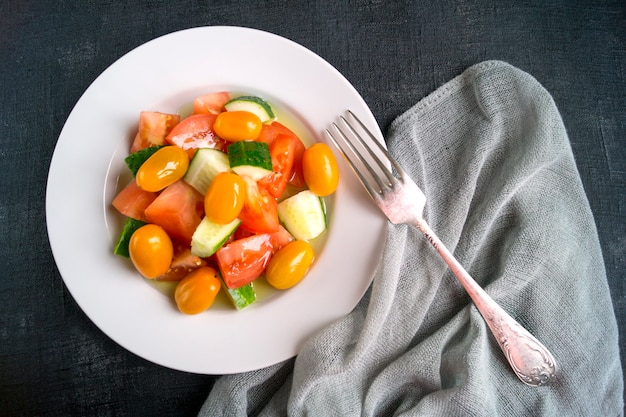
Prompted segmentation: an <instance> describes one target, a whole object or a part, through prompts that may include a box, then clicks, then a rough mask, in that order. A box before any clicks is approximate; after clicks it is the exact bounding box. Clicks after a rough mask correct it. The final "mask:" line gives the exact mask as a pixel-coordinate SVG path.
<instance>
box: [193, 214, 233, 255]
mask: <svg viewBox="0 0 626 417" xmlns="http://www.w3.org/2000/svg"><path fill="white" fill-rule="evenodd" d="M240 224H241V220H239V219H235V220H233V221H232V222H230V223H227V224H217V223H213V222H212V221H210V220H209V219H207V218H206V217H205V218H203V219H202V221H201V222H200V224H199V225H198V227H197V228H196V230H195V232H193V236H192V237H191V254H192V255H196V256H199V257H201V258H208V257H209V256H211V255H213V254H214V253H215V252H217V250H218V249H219V248H221V247H222V245H223V244H224V242H226V241H227V240H228V238H229V237H230V235H232V234H233V232H234V231H235V230H236V229H237V227H239V225H240Z"/></svg>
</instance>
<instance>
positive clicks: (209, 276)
mask: <svg viewBox="0 0 626 417" xmlns="http://www.w3.org/2000/svg"><path fill="white" fill-rule="evenodd" d="M221 286H222V283H221V282H220V279H219V278H218V276H217V271H216V270H215V269H213V268H211V267H210V266H203V267H200V268H198V269H196V270H194V271H193V272H191V273H190V274H189V275H187V276H186V277H185V278H183V279H182V280H181V281H180V282H179V283H178V284H177V285H176V290H175V291H174V300H175V301H176V306H178V309H179V310H180V311H181V312H182V313H185V314H198V313H202V312H203V311H204V310H206V309H207V308H209V307H211V306H212V305H213V302H214V301H215V297H216V296H217V293H218V292H219V291H220V288H221Z"/></svg>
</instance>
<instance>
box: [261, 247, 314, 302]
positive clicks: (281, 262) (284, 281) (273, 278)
mask: <svg viewBox="0 0 626 417" xmlns="http://www.w3.org/2000/svg"><path fill="white" fill-rule="evenodd" d="M314 258H315V254H314V253H313V248H312V247H311V245H310V244H309V243H308V242H307V241H306V240H294V241H293V242H290V243H288V244H287V245H285V246H284V247H282V248H281V249H280V250H279V251H278V252H276V253H275V254H274V256H272V259H270V262H269V264H268V265H267V269H266V270H265V278H266V279H267V282H269V284H270V285H271V286H272V287H274V288H276V289H278V290H285V289H287V288H291V287H293V286H294V285H296V284H297V283H299V282H300V281H302V278H304V276H305V275H306V273H307V271H308V270H309V267H310V266H311V264H312V263H313V259H314Z"/></svg>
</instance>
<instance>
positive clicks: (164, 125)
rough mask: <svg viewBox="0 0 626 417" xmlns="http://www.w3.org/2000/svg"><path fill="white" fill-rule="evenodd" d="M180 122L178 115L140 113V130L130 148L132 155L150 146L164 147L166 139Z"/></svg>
mask: <svg viewBox="0 0 626 417" xmlns="http://www.w3.org/2000/svg"><path fill="white" fill-rule="evenodd" d="M178 122H180V116H179V115H177V114H167V113H160V112H154V111H142V112H141V113H139V128H138V130H137V135H136V136H135V140H134V141H133V144H132V145H131V147H130V153H133V152H137V151H139V150H141V149H145V148H149V147H150V146H156V145H163V144H164V143H165V137H166V136H167V135H168V134H169V133H170V131H171V130H172V129H173V128H174V126H176V125H177V124H178Z"/></svg>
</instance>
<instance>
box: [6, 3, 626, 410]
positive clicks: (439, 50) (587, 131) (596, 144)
mask: <svg viewBox="0 0 626 417" xmlns="http://www.w3.org/2000/svg"><path fill="white" fill-rule="evenodd" d="M427 3H428V4H427ZM431 3H432V4H431ZM625 12H626V7H625V5H624V3H623V2H620V1H598V2H590V1H587V2H585V1H570V2H564V1H560V2H559V1H544V2H541V3H540V5H539V3H538V2H530V1H520V2H511V1H503V2H478V1H450V0H444V1H440V2H414V1H396V2H386V1H348V2H344V3H341V4H339V3H337V2H331V1H317V2H316V1H304V2H289V1H259V2H247V1H240V0H236V1H221V0H220V1H209V2H206V4H205V5H199V4H196V2H192V1H188V0H183V1H179V2H163V1H141V0H140V1H135V2H128V3H125V2H117V1H111V0H104V1H93V0H89V1H76V0H67V1H58V2H52V1H39V2H35V1H21V2H9V1H3V2H2V3H1V4H0V16H2V19H1V20H2V23H1V24H0V95H1V100H0V172H1V176H0V192H1V194H2V197H1V200H0V201H1V203H0V239H1V240H0V263H1V265H2V268H3V272H2V278H1V279H0V415H3V416H31V415H37V416H57V415H90V416H123V415H129V416H141V415H146V416H148V415H149V416H160V415H163V416H174V415H181V416H186V415H195V414H196V413H197V411H198V410H199V408H200V406H201V405H202V403H203V401H204V399H205V397H206V395H207V394H208V392H209V391H210V389H211V387H212V385H213V383H214V380H215V377H214V376H206V375H195V374H188V373H184V372H178V371H173V370H170V369H166V368H164V367H161V366H158V365H155V364H152V363H149V362H147V361H145V360H143V359H141V358H139V357H137V356H135V355H134V354H132V353H130V352H128V351H126V350H125V349H123V348H122V347H120V346H118V345H117V344H116V343H115V342H113V341H112V340H111V339H109V338H108V337H107V336H106V335H104V334H103V333H102V332H101V331H100V330H99V329H98V328H97V327H96V326H95V325H94V324H93V323H92V322H91V321H90V320H89V319H88V318H87V317H86V315H85V314H84V313H83V312H82V311H81V310H80V308H79V307H78V305H77V304H76V303H75V301H74V300H73V298H72V296H71V295H70V294H69V292H68V291H67V288H66V287H65V285H64V283H63V280H62V278H61V276H60V275H59V273H58V270H57V269H56V267H55V263H54V260H53V257H52V253H51V250H50V246H49V243H48V237H47V232H46V223H45V204H44V203H45V189H46V178H47V173H48V168H49V164H50V160H51V157H52V152H53V150H54V147H55V144H56V141H57V138H58V135H59V133H60V131H61V128H62V127H63V124H64V122H65V120H66V118H67V116H68V115H69V113H70V111H71V109H72V107H73V106H74V105H75V103H76V102H77V100H78V99H79V97H80V96H81V94H82V93H83V91H84V90H85V89H86V88H87V87H88V86H89V85H90V83H91V82H93V80H94V79H95V78H96V77H97V76H98V75H99V74H100V73H101V72H102V71H103V70H104V69H105V68H107V67H108V66H109V65H110V64H112V63H113V62H114V61H115V60H117V59H118V58H120V57H121V56H122V55H124V54H125V53H126V52H128V51H130V50H131V49H133V48H135V47H137V46H139V45H141V44H142V43H144V42H146V41H149V40H151V39H153V38H155V37H158V36H160V35H164V34H167V33H170V32H173V31H176V30H180V29H185V28H189V27H195V26H205V25H235V26H247V27H253V28H258V29H262V30H266V31H269V32H273V33H276V34H279V35H281V36H284V37H286V38H289V39H291V40H294V41H296V42H298V43H300V44H302V45H304V46H305V47H307V48H309V49H311V50H312V51H314V52H315V53H317V54H318V55H320V56H321V57H323V58H324V59H326V60H327V61H329V62H330V63H331V64H332V65H334V66H335V67H336V68H337V69H338V70H339V71H341V72H342V73H343V74H344V75H345V76H346V78H348V80H350V81H351V82H352V84H353V85H354V86H355V87H356V89H357V90H358V91H359V92H360V93H361V94H362V96H363V97H364V99H365V100H366V102H367V103H368V104H369V105H370V107H371V109H372V111H373V113H374V115H375V116H376V118H377V120H378V121H379V123H380V124H381V126H382V129H383V132H384V131H385V130H386V129H387V127H388V125H389V123H390V122H391V121H392V120H393V119H394V118H395V117H397V116H398V115H400V114H401V113H403V112H404V111H405V110H407V109H408V108H409V107H410V106H412V105H413V104H415V103H416V102H417V101H419V100H420V99H421V98H423V97H424V96H426V95H427V94H428V93H430V92H432V91H433V90H434V89H436V88H437V87H438V86H440V85H441V84H443V83H445V82H446V81H448V80H450V79H451V78H453V77H454V76H456V75H458V74H460V73H461V72H462V71H463V70H464V69H465V68H467V67H468V66H470V65H472V64H475V63H478V62H480V61H483V60H487V59H499V60H503V61H507V62H509V63H510V64H512V65H514V66H517V67H518V68H520V69H522V70H524V71H527V72H529V73H530V74H531V75H533V76H534V77H535V78H537V80H538V81H539V82H540V83H542V84H543V85H544V87H545V88H546V89H547V90H548V91H549V92H550V93H551V94H552V95H553V97H554V100H555V102H556V104H557V106H558V108H559V109H560V111H561V114H562V116H563V120H564V122H565V126H566V128H567V130H568V133H569V135H570V140H571V143H572V149H573V151H574V155H575V158H576V162H577V164H578V168H579V171H580V174H581V177H582V181H583V184H584V187H585V190H586V192H587V195H588V197H589V200H590V204H591V208H592V211H593V213H594V216H595V220H596V224H597V228H598V233H599V237H600V242H601V245H602V250H603V253H604V259H605V263H606V269H607V275H608V279H609V285H610V289H611V294H612V297H613V301H614V307H615V311H616V313H617V315H618V321H619V329H620V335H621V346H624V340H626V339H624V335H625V334H626V333H625V332H626V280H625V279H624V278H625V270H626V268H625V266H626V262H625V256H626V241H625V235H626V233H625V232H626V198H625V196H626V146H625V142H624V141H625V138H626V80H625V79H626V16H625ZM216 41H219V40H216ZM622 358H623V359H622V363H624V362H625V360H624V352H622Z"/></svg>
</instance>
